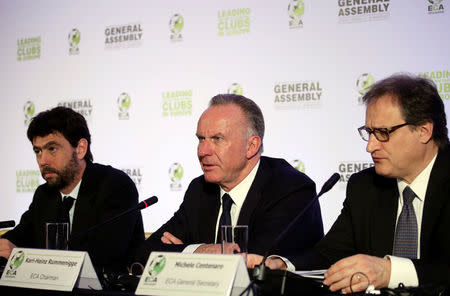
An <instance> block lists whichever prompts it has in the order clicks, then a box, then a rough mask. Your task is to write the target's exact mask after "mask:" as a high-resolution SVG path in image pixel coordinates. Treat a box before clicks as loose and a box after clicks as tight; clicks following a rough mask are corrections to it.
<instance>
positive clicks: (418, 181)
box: [386, 154, 437, 288]
mask: <svg viewBox="0 0 450 296" xmlns="http://www.w3.org/2000/svg"><path fill="white" fill-rule="evenodd" d="M436 157H437V154H436V155H435V156H434V158H433V159H432V160H431V161H430V163H429V164H428V165H427V167H426V168H425V169H424V170H423V171H422V172H421V173H420V174H419V175H418V176H417V177H416V178H415V179H414V180H413V181H412V182H411V184H407V183H406V182H404V181H401V180H397V186H398V191H399V192H400V196H399V197H398V210H397V220H398V218H399V216H400V213H401V211H402V207H403V189H405V187H406V186H409V187H410V188H411V189H412V191H414V193H415V194H416V197H417V198H414V200H413V207H414V213H415V214H416V219H417V259H420V234H421V233H420V232H421V228H422V227H421V226H422V214H423V205H424V203H425V194H426V192H427V187H428V181H429V180H430V174H431V169H432V168H433V165H434V162H435V161H436ZM394 236H395V232H394ZM386 257H389V259H390V260H391V277H390V279H389V288H397V287H398V284H399V283H403V284H404V285H405V286H409V287H417V286H418V285H419V279H418V277H417V272H416V269H415V267H414V264H413V262H412V261H411V260H410V259H408V258H402V257H396V256H392V255H388V256H386Z"/></svg>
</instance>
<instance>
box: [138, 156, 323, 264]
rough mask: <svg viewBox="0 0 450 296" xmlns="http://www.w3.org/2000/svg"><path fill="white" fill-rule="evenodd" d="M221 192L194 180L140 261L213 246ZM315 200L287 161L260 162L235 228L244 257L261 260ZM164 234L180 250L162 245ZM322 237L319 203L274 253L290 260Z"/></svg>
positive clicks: (302, 176)
mask: <svg viewBox="0 0 450 296" xmlns="http://www.w3.org/2000/svg"><path fill="white" fill-rule="evenodd" d="M219 194H220V188H219V186H218V185H217V184H212V183H207V182H205V179H204V176H200V177H198V178H196V179H194V180H193V181H192V182H191V184H190V185H189V188H188V189H187V191H186V194H185V196H184V200H183V202H182V204H181V206H180V208H179V209H178V211H177V212H175V214H174V216H173V217H172V218H171V219H170V220H169V221H168V222H167V223H165V224H164V225H163V226H161V228H160V229H158V230H157V231H156V232H155V233H153V234H152V235H151V236H150V238H149V239H147V241H146V244H145V245H146V246H145V248H144V250H143V253H142V254H141V257H140V261H146V260H147V258H148V255H149V253H150V252H151V251H155V250H159V251H161V250H164V251H178V252H179V251H182V250H183V249H184V248H185V247H186V246H187V245H188V244H196V243H214V241H215V231H216V222H217V217H218V213H219V207H220V200H219V198H220V197H219ZM314 197H315V185H314V182H313V181H312V180H311V179H309V178H308V177H307V176H306V175H305V174H303V173H300V172H299V171H297V170H296V169H294V168H293V167H292V166H291V165H289V164H288V163H287V162H286V161H285V160H282V159H275V158H268V157H261V161H260V165H259V169H258V171H257V173H256V176H255V180H254V181H253V183H252V185H251V187H250V190H249V192H248V194H247V197H246V199H245V201H244V204H243V205H242V208H241V211H240V214H239V218H238V222H237V224H239V225H248V231H249V237H248V242H249V243H248V252H249V253H257V254H264V253H265V251H267V249H268V248H269V247H270V246H271V244H272V243H273V242H274V240H275V238H276V237H277V236H278V235H279V234H280V233H281V232H282V231H283V230H284V229H285V228H286V226H287V225H288V224H289V222H291V220H292V219H293V218H294V217H295V216H296V215H297V214H298V213H299V212H300V211H301V210H302V209H303V207H304V206H305V205H306V204H307V203H308V202H309V201H310V200H311V199H312V198H314ZM165 231H168V232H170V233H172V234H173V235H175V236H176V237H178V238H179V239H181V240H182V241H183V242H184V243H185V244H183V245H164V244H162V243H161V240H160V239H161V236H162V234H163V233H164V232H165ZM322 237H323V226H322V216H321V213H320V205H319V203H315V204H314V205H313V206H312V207H311V209H310V210H309V211H308V213H307V214H306V215H305V216H304V217H303V219H301V220H300V221H299V222H298V223H297V225H296V226H295V227H294V229H293V230H292V233H291V235H288V236H287V238H286V239H285V240H283V241H282V242H281V243H280V244H279V246H278V247H277V248H276V249H275V252H276V253H277V254H279V255H288V254H292V253H294V252H298V251H300V250H302V249H305V248H308V247H311V246H313V245H314V244H315V243H316V242H317V241H318V240H319V239H321V238H322Z"/></svg>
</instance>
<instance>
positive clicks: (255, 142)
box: [247, 136, 261, 159]
mask: <svg viewBox="0 0 450 296" xmlns="http://www.w3.org/2000/svg"><path fill="white" fill-rule="evenodd" d="M260 147H261V138H260V137H258V136H251V137H250V138H249V139H248V142H247V159H250V158H252V157H253V156H255V155H256V154H257V153H258V152H259V148H260Z"/></svg>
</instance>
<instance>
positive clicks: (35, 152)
mask: <svg viewBox="0 0 450 296" xmlns="http://www.w3.org/2000/svg"><path fill="white" fill-rule="evenodd" d="M33 151H34V154H36V155H38V154H39V153H41V150H38V149H35V150H33Z"/></svg>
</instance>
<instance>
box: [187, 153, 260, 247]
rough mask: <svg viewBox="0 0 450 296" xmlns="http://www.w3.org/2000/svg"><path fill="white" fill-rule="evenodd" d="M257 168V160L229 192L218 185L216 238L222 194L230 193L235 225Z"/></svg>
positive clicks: (197, 245)
mask: <svg viewBox="0 0 450 296" xmlns="http://www.w3.org/2000/svg"><path fill="white" fill-rule="evenodd" d="M258 168H259V161H258V163H257V164H256V165H255V167H254V168H253V169H252V171H251V172H250V174H248V175H247V177H245V179H244V180H242V181H241V183H239V184H238V185H236V187H234V188H233V189H231V190H230V192H226V191H225V190H223V189H222V187H220V209H219V214H218V215H217V221H216V232H215V235H216V236H215V237H216V238H217V231H218V229H217V228H218V227H219V220H220V216H221V215H222V196H223V195H224V194H225V193H228V194H229V195H230V197H231V199H232V200H233V204H232V205H231V210H230V214H231V224H232V225H233V226H236V224H237V221H238V218H239V213H240V212H241V208H242V205H243V204H244V201H245V197H246V196H247V193H248V191H249V190H250V187H251V186H252V183H253V181H254V180H255V176H256V172H257V171H258ZM216 243H217V242H216ZM200 245H202V244H192V245H188V246H187V247H186V248H184V250H183V253H194V252H195V250H197V248H198V247H199V246H200Z"/></svg>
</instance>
